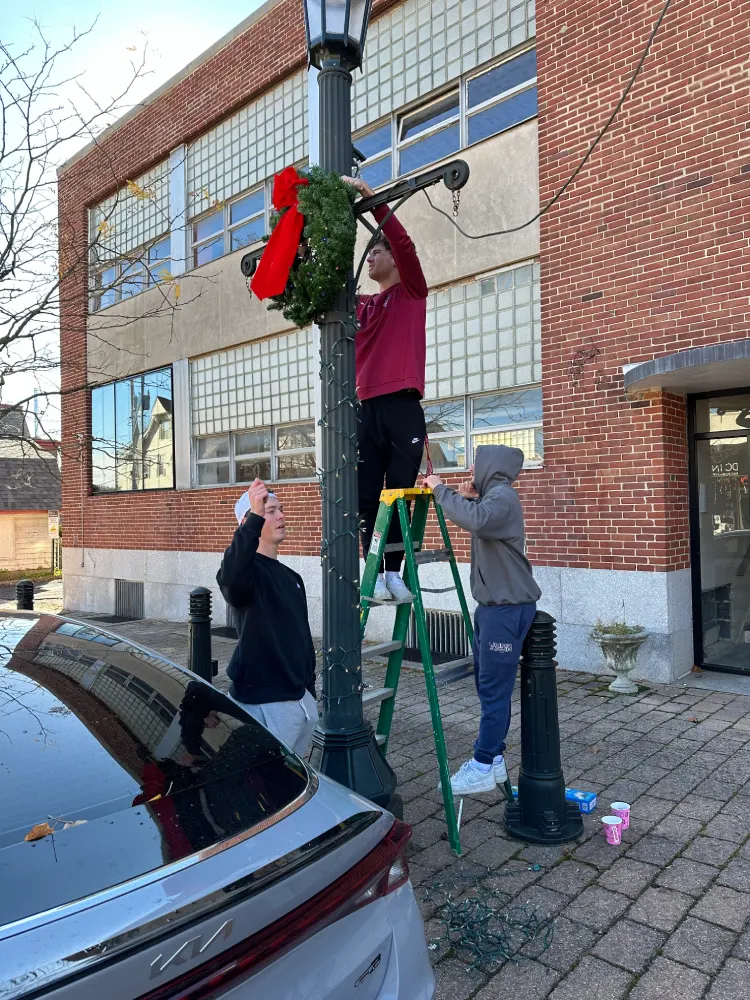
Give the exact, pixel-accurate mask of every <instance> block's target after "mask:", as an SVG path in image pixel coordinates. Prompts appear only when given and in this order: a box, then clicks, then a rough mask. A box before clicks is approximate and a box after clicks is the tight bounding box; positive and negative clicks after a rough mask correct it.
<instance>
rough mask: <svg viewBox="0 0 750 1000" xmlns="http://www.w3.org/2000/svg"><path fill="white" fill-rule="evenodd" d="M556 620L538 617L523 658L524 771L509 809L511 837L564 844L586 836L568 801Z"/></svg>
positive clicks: (542, 613) (507, 818)
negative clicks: (559, 712)
mask: <svg viewBox="0 0 750 1000" xmlns="http://www.w3.org/2000/svg"><path fill="white" fill-rule="evenodd" d="M556 652H557V649H556V647H555V619H554V618H553V617H552V615H548V614H547V613H546V611H537V613H536V616H535V617H534V622H533V624H532V626H531V628H530V629H529V634H528V636H527V637H526V641H525V643H524V646H523V653H522V654H521V770H520V772H519V775H518V800H517V801H516V802H512V803H510V802H509V803H508V804H507V805H506V807H505V828H506V830H507V831H508V833H509V834H510V835H511V837H517V838H518V839H519V840H527V841H530V842H531V843H533V844H562V843H564V842H565V841H567V840H575V839H576V837H580V836H581V834H582V833H583V820H582V819H581V812H580V810H579V808H578V806H577V805H576V804H575V803H574V802H566V800H565V778H564V777H563V772H562V766H561V764H560V726H559V722H558V718H557V679H556V677H555V668H556V666H557V663H556V662H555V653H556Z"/></svg>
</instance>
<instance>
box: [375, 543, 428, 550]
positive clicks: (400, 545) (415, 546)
mask: <svg viewBox="0 0 750 1000" xmlns="http://www.w3.org/2000/svg"><path fill="white" fill-rule="evenodd" d="M411 547H412V548H413V549H414V551H415V552H418V551H419V542H412V543H411ZM383 551H384V552H406V547H405V546H404V543H403V542H386V543H385V547H384V549H383Z"/></svg>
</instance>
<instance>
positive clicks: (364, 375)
mask: <svg viewBox="0 0 750 1000" xmlns="http://www.w3.org/2000/svg"><path fill="white" fill-rule="evenodd" d="M388 211H389V209H388V207H387V206H386V205H381V206H379V207H378V208H375V209H373V213H372V214H373V215H374V216H375V218H376V219H377V221H378V223H380V222H382V221H383V219H384V218H385V217H386V215H387V214H388ZM383 232H384V233H385V235H386V236H387V237H388V242H389V243H390V244H391V252H392V253H393V260H394V262H395V264H396V267H397V268H398V273H399V277H400V279H401V280H400V281H399V282H398V283H397V284H395V285H391V287H390V288H387V289H386V290H385V291H384V292H378V293H377V294H376V295H361V296H360V297H359V301H358V303H357V319H358V320H359V330H358V331H357V340H356V349H357V395H358V396H359V398H360V399H372V398H373V396H385V395H387V394H388V393H390V392H398V391H399V390H400V389H416V390H417V392H418V393H419V395H420V396H423V395H424V363H425V353H426V344H425V341H426V336H425V325H426V322H427V283H426V282H425V280H424V274H422V267H421V265H420V263H419V257H417V251H416V250H415V248H414V244H413V243H412V241H411V240H410V239H409V235H408V234H407V232H406V230H405V229H404V227H403V226H402V225H401V223H400V222H399V221H398V219H397V218H396V216H395V215H392V216H391V217H390V219H389V220H388V222H386V224H385V225H384V226H383Z"/></svg>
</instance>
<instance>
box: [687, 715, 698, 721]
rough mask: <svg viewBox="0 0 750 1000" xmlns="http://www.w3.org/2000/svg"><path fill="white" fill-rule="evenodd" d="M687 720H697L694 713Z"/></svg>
mask: <svg viewBox="0 0 750 1000" xmlns="http://www.w3.org/2000/svg"><path fill="white" fill-rule="evenodd" d="M688 722H698V719H696V717H695V716H694V715H691V716H690V718H689V719H688Z"/></svg>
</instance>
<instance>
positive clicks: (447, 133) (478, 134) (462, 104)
mask: <svg viewBox="0 0 750 1000" xmlns="http://www.w3.org/2000/svg"><path fill="white" fill-rule="evenodd" d="M462 93H463V95H464V100H463V101H462V100H461V95H462ZM536 114H537V86H536V50H535V49H527V50H526V51H524V52H521V53H519V54H517V55H514V56H512V57H511V58H507V57H506V58H505V59H504V60H502V61H501V62H499V63H497V64H496V65H494V66H490V68H489V69H484V70H482V72H481V73H474V74H468V75H465V76H464V77H463V78H462V79H461V80H460V81H459V83H458V85H457V86H455V87H453V88H452V89H450V90H448V91H447V92H445V93H443V94H441V95H440V96H439V97H432V98H428V99H427V100H426V101H425V102H424V103H423V104H421V105H417V106H416V107H412V108H409V110H408V111H405V112H403V113H401V114H398V113H395V114H393V115H391V116H389V118H388V120H387V121H385V122H383V123H381V124H379V125H376V126H375V127H374V128H369V129H367V130H365V131H363V132H361V133H359V134H358V135H355V137H354V144H355V146H356V147H357V149H358V150H359V151H360V152H361V153H362V155H363V156H365V157H366V160H365V162H364V163H363V164H362V166H361V167H360V173H361V175H362V177H364V179H365V180H366V181H367V182H368V184H370V186H371V187H373V188H377V187H380V186H382V185H384V184H387V183H389V182H390V181H392V180H395V178H396V177H399V176H401V175H403V174H408V173H412V172H413V171H417V170H422V169H424V168H425V167H426V166H427V165H428V164H430V163H436V162H437V161H439V160H444V159H447V158H448V157H450V156H453V155H454V154H455V153H457V152H458V151H459V150H460V149H461V148H463V147H465V146H470V145H471V144H472V143H475V142H480V141H481V140H482V139H487V138H489V137H490V136H492V135H497V134H498V133H499V132H504V131H506V130H507V129H509V128H512V127H513V126H514V125H519V124H520V123H521V122H524V121H528V120H529V119H530V118H535V117H536ZM394 148H395V149H396V155H395V156H394V155H393V149H394Z"/></svg>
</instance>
